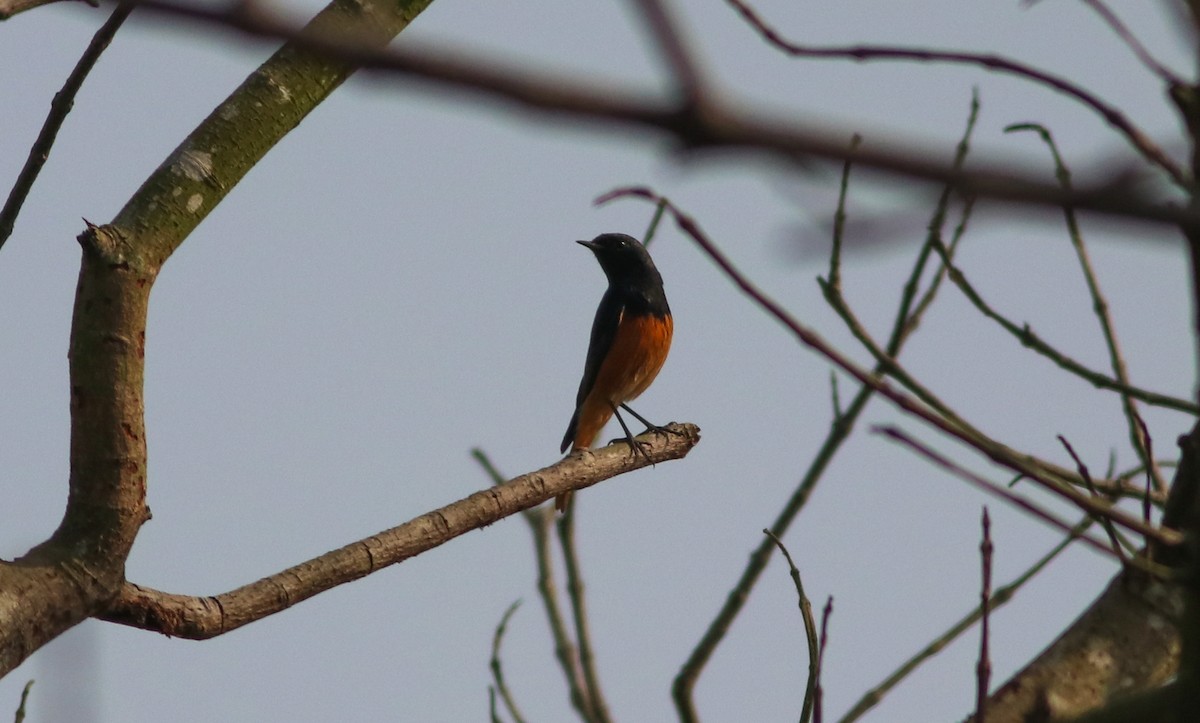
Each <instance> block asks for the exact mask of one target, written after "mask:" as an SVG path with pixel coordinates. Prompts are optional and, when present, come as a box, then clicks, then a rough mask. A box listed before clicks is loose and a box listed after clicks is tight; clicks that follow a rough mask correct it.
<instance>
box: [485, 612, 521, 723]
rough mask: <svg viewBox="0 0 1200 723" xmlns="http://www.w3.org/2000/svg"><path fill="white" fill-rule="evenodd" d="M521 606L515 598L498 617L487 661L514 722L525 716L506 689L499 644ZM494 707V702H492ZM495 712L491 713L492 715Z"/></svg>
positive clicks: (497, 689)
mask: <svg viewBox="0 0 1200 723" xmlns="http://www.w3.org/2000/svg"><path fill="white" fill-rule="evenodd" d="M519 607H521V601H520V600H517V601H516V602H514V603H513V604H512V605H509V606H508V609H507V610H505V611H504V615H503V616H501V618H500V624H499V625H497V626H496V632H495V634H493V635H492V659H491V661H490V662H489V663H488V667H489V668H490V669H491V671H492V680H493V681H495V683H496V688H495V689H496V691H498V692H499V693H500V698H501V699H502V700H503V701H504V707H505V708H507V709H508V714H509V715H511V716H512V718H513V722H514V723H525V717H524V716H522V715H521V710H520V709H519V708H517V702H516V700H514V699H513V695H512V691H510V690H509V689H508V683H506V682H505V680H504V668H503V667H502V666H501V664H500V644H501V642H503V640H504V631H505V630H506V629H507V628H508V621H509V619H510V618H512V616H513V613H515V612H516V611H517V608H519ZM493 707H494V704H493ZM494 716H495V714H493V717H494Z"/></svg>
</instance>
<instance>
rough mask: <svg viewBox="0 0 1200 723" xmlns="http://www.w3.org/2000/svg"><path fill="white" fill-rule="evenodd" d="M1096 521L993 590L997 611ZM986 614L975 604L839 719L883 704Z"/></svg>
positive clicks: (849, 721)
mask: <svg viewBox="0 0 1200 723" xmlns="http://www.w3.org/2000/svg"><path fill="white" fill-rule="evenodd" d="M1092 523H1093V519H1092V518H1091V517H1085V518H1084V519H1083V521H1081V522H1080V523H1079V524H1077V525H1075V527H1074V528H1072V529H1071V534H1069V535H1067V536H1066V537H1064V538H1063V539H1062V541H1060V542H1059V543H1058V544H1057V545H1055V546H1054V548H1053V549H1051V550H1050V551H1049V552H1047V553H1046V554H1045V555H1043V556H1042V557H1041V559H1039V560H1038V561H1037V562H1035V563H1034V564H1033V565H1031V566H1030V567H1029V568H1028V569H1026V570H1025V571H1024V572H1023V573H1021V574H1020V575H1018V576H1017V577H1016V578H1015V579H1013V580H1012V581H1011V582H1009V583H1008V584H1007V585H1005V586H1004V587H1000V588H997V589H996V591H995V592H994V593H992V602H991V609H992V610H993V611H995V610H997V609H999V608H1000V607H1002V606H1004V605H1006V604H1007V603H1008V602H1009V601H1010V600H1012V599H1013V597H1014V596H1016V593H1017V591H1018V590H1020V589H1021V587H1022V586H1024V585H1025V583H1027V582H1029V581H1030V580H1031V579H1033V578H1034V577H1035V576H1036V575H1037V574H1038V573H1040V572H1041V571H1042V570H1044V569H1045V568H1046V566H1047V565H1049V564H1050V562H1051V561H1053V560H1054V558H1056V557H1058V555H1059V553H1061V552H1062V551H1063V550H1065V549H1067V546H1069V545H1070V544H1071V543H1072V542H1074V541H1075V539H1076V538H1077V537H1078V536H1079V535H1081V534H1083V532H1084V531H1085V530H1087V528H1088V527H1090V526H1091V525H1092ZM982 615H983V609H982V608H981V607H980V606H976V607H975V608H973V609H972V610H971V612H969V613H967V614H966V615H964V616H963V617H962V618H960V619H959V620H958V622H956V623H954V624H953V625H951V626H950V627H949V628H948V629H947V630H946V631H945V632H944V633H942V634H941V635H939V636H938V637H937V638H935V639H934V640H933V641H932V642H930V643H929V644H928V645H926V646H925V647H924V648H922V649H921V650H919V651H917V653H916V654H915V655H913V656H912V657H911V658H909V659H908V660H906V661H904V662H903V663H902V664H901V665H900V667H898V668H896V670H895V671H893V672H892V673H891V674H890V675H888V676H887V677H886V678H884V679H883V680H882V681H881V682H880V683H879V684H878V685H876V686H875V687H873V688H871V689H870V690H868V691H867V692H866V693H864V694H863V695H862V697H861V698H859V699H858V701H857V702H856V703H855V704H854V705H853V706H852V707H851V708H850V710H849V711H848V712H847V713H846V715H844V716H843V717H842V718H841V720H840V721H839V723H853V722H854V721H856V720H858V719H859V718H861V717H862V715H863V714H864V713H866V712H867V711H868V710H870V709H871V708H874V707H875V706H876V705H879V701H881V700H883V696H885V695H887V693H888V692H889V691H891V689H892V688H895V687H896V686H897V685H898V684H899V683H900V682H901V681H902V680H904V679H905V678H907V677H908V676H909V675H910V674H911V673H912V672H913V671H914V670H916V669H917V668H918V667H919V666H920V665H921V664H922V663H924V662H925V661H927V660H929V659H930V658H932V657H933V656H935V655H937V654H938V653H940V652H942V650H944V649H945V648H946V646H947V645H949V644H950V643H952V642H954V641H955V640H956V639H957V638H958V637H959V636H960V635H962V634H963V633H965V632H967V631H968V630H970V629H971V626H972V625H974V624H975V623H977V622H979V619H980V618H981V617H982Z"/></svg>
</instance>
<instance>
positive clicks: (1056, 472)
mask: <svg viewBox="0 0 1200 723" xmlns="http://www.w3.org/2000/svg"><path fill="white" fill-rule="evenodd" d="M626 195H627V196H640V197H643V198H649V199H652V200H655V201H657V199H658V196H657V195H656V194H655V193H654V192H652V191H650V190H648V189H644V188H627V189H620V190H618V191H614V192H612V193H610V194H608V196H607V197H616V196H626ZM668 208H669V209H670V211H671V213H672V215H673V216H674V217H675V222H676V224H677V225H678V226H679V227H680V228H681V229H682V230H683V231H684V232H685V233H686V234H687V235H688V236H690V237H691V239H692V240H693V241H694V242H695V243H696V244H697V245H698V246H699V247H700V248H701V250H703V251H704V253H705V254H706V255H708V257H709V258H710V259H711V260H712V261H713V263H715V264H716V265H717V266H718V268H720V269H721V270H722V271H723V272H724V273H725V275H726V276H728V277H729V279H730V280H731V281H732V282H733V283H734V284H735V285H736V286H737V287H738V288H739V289H741V290H742V293H744V294H746V295H747V296H749V297H750V298H751V299H753V300H754V302H755V303H756V304H758V306H760V307H761V308H762V309H764V310H765V311H766V312H767V313H768V314H770V315H771V316H772V317H774V318H775V319H776V320H777V321H779V322H780V323H781V324H783V325H784V326H785V327H786V328H787V329H788V330H790V331H791V332H792V334H793V335H794V336H795V337H796V338H797V339H798V340H799V341H800V343H802V344H804V345H805V346H807V347H809V348H810V349H812V350H814V351H816V352H817V353H819V354H820V355H821V356H823V357H825V358H826V359H828V360H829V361H830V362H832V363H834V364H835V365H837V366H838V367H840V368H841V369H842V370H843V371H845V372H847V373H848V374H850V375H851V376H853V377H854V378H855V379H857V380H858V381H859V382H861V383H863V384H866V385H869V386H871V387H873V388H874V389H875V391H877V392H879V393H880V394H882V395H883V396H884V397H886V398H887V399H888V401H890V402H892V403H893V404H894V405H896V406H897V407H898V408H900V409H901V410H902V411H904V412H905V413H907V414H909V415H911V416H914V417H917V418H919V419H921V420H923V421H925V422H926V423H928V424H930V425H931V426H933V427H935V428H937V429H938V430H940V431H942V432H943V433H945V434H947V435H949V436H951V437H953V438H955V439H958V440H959V441H961V442H963V443H965V444H966V445H968V446H970V447H972V448H974V449H975V450H976V451H978V452H980V453H981V454H983V455H985V456H987V457H988V458H989V459H991V460H992V461H994V462H996V463H998V464H1000V465H1003V466H1005V467H1008V468H1009V469H1011V470H1012V471H1014V472H1017V473H1019V474H1021V475H1024V476H1025V477H1027V478H1029V479H1030V480H1032V481H1034V482H1036V483H1037V484H1038V485H1039V486H1041V487H1042V488H1043V489H1046V490H1048V491H1050V492H1052V493H1054V494H1055V495H1057V496H1059V497H1062V498H1063V499H1065V500H1068V501H1070V502H1072V503H1074V504H1075V505H1076V506H1078V507H1079V508H1080V509H1083V510H1086V511H1089V512H1094V513H1097V514H1103V515H1107V516H1108V517H1109V518H1110V519H1112V521H1113V522H1116V523H1117V524H1119V525H1121V526H1122V527H1125V528H1127V529H1130V530H1134V531H1136V532H1139V533H1142V534H1143V535H1151V536H1152V537H1153V538H1154V539H1155V541H1157V542H1159V543H1160V544H1163V545H1167V546H1173V545H1177V544H1179V543H1180V542H1181V541H1182V537H1181V535H1180V534H1179V533H1177V532H1175V531H1174V530H1169V529H1157V528H1154V527H1153V526H1151V525H1147V524H1145V523H1144V522H1142V521H1141V520H1140V519H1137V518H1135V517H1133V516H1131V515H1128V514H1126V513H1125V512H1123V511H1122V510H1120V509H1117V508H1113V507H1106V506H1105V505H1103V504H1100V503H1098V502H1096V501H1094V500H1092V499H1091V498H1089V497H1087V496H1086V495H1082V494H1080V493H1079V492H1077V491H1076V490H1075V489H1074V487H1073V485H1081V484H1082V483H1083V481H1082V480H1081V479H1079V475H1078V474H1077V473H1075V472H1072V471H1070V470H1066V469H1064V468H1062V467H1060V466H1059V465H1056V464H1053V463H1051V462H1047V461H1045V460H1041V459H1038V458H1036V457H1034V456H1032V455H1029V454H1026V453H1022V452H1018V451H1017V450H1014V449H1012V448H1010V447H1008V446H1006V445H1004V444H1002V443H1000V442H998V441H996V440H994V439H992V438H990V437H986V436H982V435H979V434H977V433H973V432H971V431H970V430H969V429H964V428H963V427H962V426H960V425H959V424H957V423H955V422H952V421H951V420H948V419H946V418H945V417H943V416H942V415H940V414H939V413H937V412H936V411H935V410H933V409H932V408H930V407H929V406H928V405H926V404H925V403H923V402H921V401H919V400H917V399H914V398H912V397H910V396H909V395H907V394H905V393H903V392H901V391H899V390H897V389H896V388H894V387H893V386H891V385H890V384H888V383H887V382H886V381H885V380H883V379H880V378H879V376H878V375H877V374H875V373H872V372H868V371H866V370H865V369H863V368H862V367H860V366H858V365H857V364H855V363H854V362H853V361H851V360H850V359H849V358H848V357H846V356H845V355H844V354H842V353H841V352H840V351H838V350H837V349H836V348H834V347H833V346H832V345H830V344H829V343H828V342H826V341H825V340H824V339H823V338H822V337H821V336H820V335H819V334H817V333H816V332H815V331H813V330H812V329H810V328H808V327H806V326H805V325H803V324H801V323H800V322H799V321H797V320H796V318H795V317H793V316H792V315H791V314H789V313H788V312H787V310H785V309H784V308H783V307H782V306H780V305H779V303H778V302H776V301H774V300H773V299H771V298H769V297H768V296H767V295H766V294H764V293H763V292H762V291H761V290H760V289H759V288H758V287H756V286H755V285H754V284H753V283H751V282H750V280H749V279H747V278H746V276H745V275H744V274H742V273H741V272H740V271H738V269H737V268H736V267H735V266H734V265H733V263H732V262H731V261H730V260H729V258H728V257H726V256H725V254H724V253H723V252H722V251H721V250H720V249H719V248H717V246H716V244H714V243H713V242H712V240H711V239H709V238H708V236H707V235H706V234H705V233H704V231H703V230H702V229H701V228H700V226H699V225H698V224H697V223H696V222H695V220H693V219H692V218H691V217H690V216H688V215H686V214H684V213H683V212H681V211H680V210H679V209H677V208H675V207H674V206H673V205H669V206H668ZM890 361H891V364H892V365H894V364H895V362H894V360H890Z"/></svg>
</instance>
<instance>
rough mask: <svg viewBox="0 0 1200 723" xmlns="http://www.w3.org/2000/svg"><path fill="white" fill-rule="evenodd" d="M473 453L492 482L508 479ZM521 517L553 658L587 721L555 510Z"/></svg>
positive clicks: (535, 511) (543, 509)
mask: <svg viewBox="0 0 1200 723" xmlns="http://www.w3.org/2000/svg"><path fill="white" fill-rule="evenodd" d="M471 454H472V456H474V457H475V459H476V460H477V461H478V462H479V464H480V465H482V466H483V468H484V471H486V472H487V474H488V476H490V477H491V478H492V483H493V484H497V485H502V484H504V483H505V482H506V481H507V480H506V479H505V478H504V476H503V475H501V474H500V472H499V470H497V469H496V467H495V466H494V465H493V464H492V461H491V460H490V459H488V456H487V455H486V454H485V453H484V452H483V450H481V449H474V450H472V451H471ZM521 516H522V517H524V518H525V521H526V522H527V523H529V531H530V532H531V533H532V534H533V547H534V560H535V561H536V563H537V570H538V578H537V589H538V596H539V597H540V598H541V599H542V607H543V608H544V609H545V612H546V620H547V622H548V623H549V625H550V634H551V635H552V636H553V637H554V657H556V658H557V659H558V664H559V667H560V668H561V669H562V672H563V678H564V679H565V680H566V683H567V693H568V695H569V697H570V700H571V706H572V707H573V708H575V710H576V711H577V712H578V713H579V715H580V716H581V717H583V719H584V720H587V719H588V715H589V711H590V710H591V709H592V704H591V701H590V700H589V698H588V692H587V683H586V682H585V681H584V679H583V671H582V670H580V668H579V651H578V650H577V649H576V647H575V641H574V640H572V639H571V634H570V633H569V632H568V631H567V622H566V618H565V617H564V616H563V614H562V606H561V605H559V601H558V586H557V585H556V584H555V582H554V564H553V562H552V560H551V558H550V527H551V526H552V525H553V520H554V512H553V510H551V509H550V508H549V507H541V506H538V507H532V508H530V509H528V510H525V511H524V512H522V513H521Z"/></svg>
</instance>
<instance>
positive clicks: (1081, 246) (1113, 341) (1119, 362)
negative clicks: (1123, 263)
mask: <svg viewBox="0 0 1200 723" xmlns="http://www.w3.org/2000/svg"><path fill="white" fill-rule="evenodd" d="M1100 7H1102V8H1103V7H1104V6H1103V5H1100ZM1004 130H1005V132H1012V131H1022V130H1030V131H1034V132H1035V133H1037V134H1038V136H1039V137H1041V139H1042V142H1043V143H1045V144H1046V146H1047V148H1049V149H1050V155H1051V156H1052V157H1053V159H1054V172H1055V175H1057V176H1058V182H1059V183H1060V184H1061V185H1062V187H1063V189H1064V190H1067V191H1070V190H1071V171H1070V169H1068V168H1067V164H1066V161H1064V160H1063V157H1062V154H1060V153H1059V152H1058V144H1056V143H1055V142H1054V136H1053V135H1051V133H1050V130H1049V129H1048V128H1046V127H1045V126H1043V125H1041V124H1038V123H1020V124H1017V125H1011V126H1008V127H1007V128H1005V129H1004ZM1063 215H1064V216H1065V218H1066V223H1067V235H1068V236H1069V237H1070V239H1071V246H1072V247H1074V249H1075V255H1076V257H1078V259H1079V266H1080V269H1081V270H1082V271H1083V278H1084V280H1085V281H1086V282H1087V288H1088V293H1089V294H1090V295H1091V297H1092V308H1093V310H1094V311H1095V312H1096V318H1097V320H1098V321H1099V322H1100V331H1101V332H1102V333H1103V334H1104V343H1105V345H1106V346H1107V347H1108V359H1109V365H1110V366H1111V367H1112V371H1113V376H1114V377H1115V378H1116V380H1117V382H1119V383H1120V384H1122V385H1124V386H1126V387H1128V386H1130V383H1129V370H1128V368H1127V367H1126V364H1125V356H1124V355H1123V354H1122V353H1121V345H1120V343H1118V341H1117V332H1116V328H1115V326H1114V325H1113V320H1112V314H1110V313H1109V311H1108V299H1106V298H1105V296H1104V292H1103V291H1101V289H1100V280H1099V279H1098V278H1097V277H1096V271H1095V269H1094V268H1093V267H1092V260H1091V257H1090V256H1089V255H1088V250H1087V245H1086V244H1085V243H1084V241H1083V232H1082V231H1080V229H1079V222H1078V220H1076V218H1075V211H1074V210H1073V209H1072V208H1071V207H1070V206H1064V207H1063ZM1121 406H1122V408H1123V410H1124V412H1125V420H1126V422H1127V424H1128V427H1129V441H1130V444H1132V445H1133V449H1134V451H1135V452H1136V453H1137V455H1138V458H1139V459H1140V460H1141V461H1142V464H1143V465H1145V466H1146V469H1147V471H1148V472H1149V474H1150V475H1151V476H1152V477H1153V478H1154V486H1155V489H1157V490H1158V491H1160V492H1165V491H1166V489H1167V484H1166V482H1165V481H1164V480H1163V478H1162V472H1160V471H1159V469H1158V467H1157V466H1156V465H1155V464H1154V457H1153V455H1151V454H1150V453H1149V452H1148V451H1147V444H1148V438H1147V437H1146V436H1145V435H1144V434H1143V431H1144V425H1143V424H1142V422H1141V415H1140V414H1139V413H1138V409H1137V403H1136V402H1135V401H1134V399H1133V397H1132V396H1131V395H1130V394H1129V393H1128V392H1125V391H1123V392H1121Z"/></svg>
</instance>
